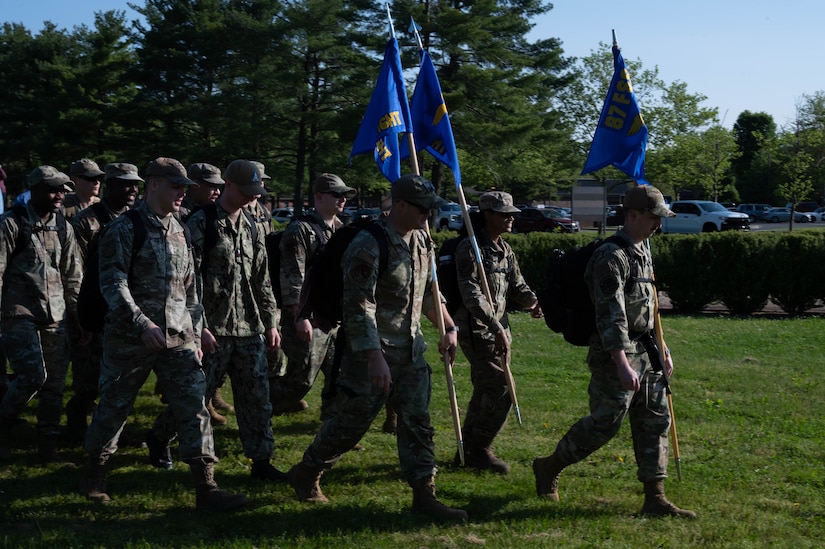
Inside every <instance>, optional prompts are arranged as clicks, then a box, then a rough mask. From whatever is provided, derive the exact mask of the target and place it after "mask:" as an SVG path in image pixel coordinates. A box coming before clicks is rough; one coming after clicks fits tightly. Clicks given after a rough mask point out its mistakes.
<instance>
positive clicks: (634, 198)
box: [622, 185, 676, 217]
mask: <svg viewBox="0 0 825 549" xmlns="http://www.w3.org/2000/svg"><path fill="white" fill-rule="evenodd" d="M622 205H623V206H624V209H625V210H650V213H652V214H653V215H658V216H659V217H676V214H675V213H673V212H672V211H670V208H668V207H667V204H665V197H664V196H662V192H661V191H660V190H659V189H657V188H656V187H654V186H653V185H639V186H637V187H633V188H632V189H630V190H629V191H627V193H626V194H625V195H624V201H623V202H622Z"/></svg>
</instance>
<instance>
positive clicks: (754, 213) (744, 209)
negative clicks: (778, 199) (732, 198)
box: [736, 204, 771, 223]
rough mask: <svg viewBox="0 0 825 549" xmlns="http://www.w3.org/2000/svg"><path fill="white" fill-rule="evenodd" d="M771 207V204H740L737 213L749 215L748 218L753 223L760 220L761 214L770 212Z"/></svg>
mask: <svg viewBox="0 0 825 549" xmlns="http://www.w3.org/2000/svg"><path fill="white" fill-rule="evenodd" d="M770 207H771V205H770V204H739V205H738V206H737V207H736V211H737V212H740V213H743V214H748V217H749V218H750V220H751V223H753V222H754V221H756V220H757V219H759V214H760V213H762V212H764V211H765V210H769V209H770Z"/></svg>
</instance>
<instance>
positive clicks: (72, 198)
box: [63, 193, 100, 219]
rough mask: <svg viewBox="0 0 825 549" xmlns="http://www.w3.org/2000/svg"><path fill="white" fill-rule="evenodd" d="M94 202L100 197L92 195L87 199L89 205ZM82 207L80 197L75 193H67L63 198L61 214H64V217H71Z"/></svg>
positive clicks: (80, 210) (81, 209)
mask: <svg viewBox="0 0 825 549" xmlns="http://www.w3.org/2000/svg"><path fill="white" fill-rule="evenodd" d="M96 202H100V198H98V197H97V196H93V197H92V198H91V200H90V201H89V206H91V205H92V204H94V203H96ZM84 209H85V208H81V207H80V199H79V198H78V197H77V193H69V194H67V195H66V197H65V198H64V199H63V215H64V216H66V219H71V218H73V217H74V216H76V215H77V214H79V213H80V212H82V211H83V210H84Z"/></svg>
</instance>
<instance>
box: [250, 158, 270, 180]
mask: <svg viewBox="0 0 825 549" xmlns="http://www.w3.org/2000/svg"><path fill="white" fill-rule="evenodd" d="M252 163H253V164H255V167H256V168H258V173H259V174H261V179H262V180H264V181H266V180H267V179H272V178H271V177H269V176H268V175H266V166H264V165H263V164H261V163H260V162H256V161H255V160H253V161H252Z"/></svg>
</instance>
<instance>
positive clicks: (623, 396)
mask: <svg viewBox="0 0 825 549" xmlns="http://www.w3.org/2000/svg"><path fill="white" fill-rule="evenodd" d="M640 347H641V346H640ZM627 358H628V360H629V362H630V365H631V367H632V368H633V369H634V370H636V373H637V374H638V375H639V381H640V383H641V388H640V389H639V391H638V392H636V393H634V392H633V391H628V390H626V389H623V388H622V384H621V382H620V381H619V376H618V375H617V374H616V365H615V363H614V362H613V360H612V358H611V357H610V354H609V353H607V352H604V351H594V350H592V349H591V350H590V352H589V354H588V357H587V363H588V366H589V367H590V372H591V376H590V386H589V388H588V393H589V395H590V415H588V416H586V417H583V418H582V419H580V420H579V421H578V422H576V423H575V424H574V425H573V426H572V427H571V428H570V430H569V431H568V432H567V434H566V435H564V437H563V438H562V439H561V441H560V442H559V443H558V446H557V447H556V454H557V455H558V456H559V458H560V459H561V461H562V463H564V464H565V465H570V464H573V463H577V462H579V461H581V460H583V459H584V458H586V457H587V456H589V455H590V454H592V453H593V452H595V451H596V450H598V449H599V448H601V447H602V446H604V445H605V444H606V443H607V442H608V441H610V440H611V439H612V438H613V437H614V436H616V433H618V432H619V428H620V427H621V425H622V421H623V420H624V418H625V416H626V415H628V414H629V415H630V431H631V433H632V436H633V451H634V454H635V457H636V465H637V477H638V479H639V480H640V481H641V482H648V481H652V480H662V479H664V478H666V477H667V458H668V446H667V434H668V428H669V427H670V412H669V410H668V407H667V395H666V393H665V384H664V379H663V376H662V374H661V373H656V372H653V371H652V370H651V369H650V360H649V359H648V356H647V354H646V353H644V352H643V351H642V352H639V353H627Z"/></svg>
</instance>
